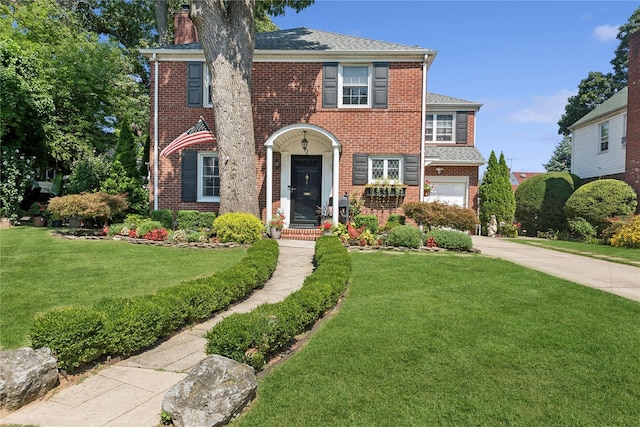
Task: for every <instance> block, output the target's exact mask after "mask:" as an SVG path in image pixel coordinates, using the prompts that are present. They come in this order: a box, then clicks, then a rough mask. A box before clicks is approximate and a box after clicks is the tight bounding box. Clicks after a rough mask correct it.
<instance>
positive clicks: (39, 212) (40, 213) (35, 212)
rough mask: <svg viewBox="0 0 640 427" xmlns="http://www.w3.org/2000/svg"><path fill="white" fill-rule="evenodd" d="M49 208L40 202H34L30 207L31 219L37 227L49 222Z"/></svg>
mask: <svg viewBox="0 0 640 427" xmlns="http://www.w3.org/2000/svg"><path fill="white" fill-rule="evenodd" d="M46 210H47V208H46V207H45V205H44V204H42V203H40V202H33V203H32V204H31V207H30V208H29V215H31V217H32V218H31V221H32V222H33V225H34V226H35V227H44V226H45V225H46V224H47V220H46V219H45V216H44V214H45V212H46Z"/></svg>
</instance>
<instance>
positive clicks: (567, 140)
mask: <svg viewBox="0 0 640 427" xmlns="http://www.w3.org/2000/svg"><path fill="white" fill-rule="evenodd" d="M542 166H544V169H545V170H546V171H547V172H571V137H570V136H565V137H564V138H562V141H560V143H559V144H558V145H557V146H556V148H555V150H553V154H552V155H551V159H549V162H548V163H545V164H544V165H542Z"/></svg>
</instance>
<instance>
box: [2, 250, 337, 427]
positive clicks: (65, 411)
mask: <svg viewBox="0 0 640 427" xmlns="http://www.w3.org/2000/svg"><path fill="white" fill-rule="evenodd" d="M331 240H334V239H331ZM335 240H337V239H335ZM278 244H279V251H280V254H279V257H278V263H277V266H276V268H275V271H274V272H273V275H272V276H271V278H270V279H269V280H268V281H267V282H266V284H265V285H264V287H263V288H262V289H259V290H257V291H255V292H254V293H253V294H251V296H250V297H248V298H247V299H245V300H243V301H241V302H240V303H238V304H236V305H234V306H233V307H231V308H229V309H228V310H226V311H224V312H222V313H219V314H217V315H216V316H215V317H214V318H212V319H211V320H209V321H206V322H204V323H201V324H197V325H196V326H194V327H192V328H190V329H187V330H185V331H183V332H181V333H178V334H176V335H173V336H172V337H170V338H168V339H166V340H164V341H163V342H161V343H160V344H159V345H157V346H155V347H153V348H151V349H149V350H148V351H145V352H143V353H140V354H138V355H135V356H132V357H130V358H128V359H125V360H123V361H120V362H118V363H115V364H113V365H111V366H107V367H105V368H103V369H100V370H99V371H98V372H97V373H96V374H95V375H93V376H91V377H89V378H87V379H86V380H84V381H83V382H81V383H79V384H76V385H73V386H69V387H67V388H63V389H62V390H59V391H58V392H56V393H54V394H53V396H51V397H50V398H48V399H47V400H43V401H38V402H34V403H32V404H30V405H27V406H25V407H23V408H21V409H19V410H17V411H16V412H13V413H11V414H9V415H7V416H5V417H2V419H1V420H0V423H1V424H2V425H3V426H4V425H11V424H18V425H37V426H39V427H55V426H65V427H76V426H77V427H93V426H96V427H98V426H100V427H115V426H119V427H127V426H131V427H145V426H148V427H153V426H157V425H158V424H159V423H160V411H161V405H162V399H163V397H164V394H165V393H166V392H167V390H168V389H169V388H171V386H173V385H174V384H175V383H177V382H179V381H180V380H182V379H183V378H184V377H186V375H187V373H188V372H189V371H190V370H191V368H193V367H194V366H195V365H196V364H197V363H198V362H200V361H201V360H203V359H204V358H205V357H206V354H205V346H206V345H207V340H206V339H205V338H204V337H203V334H204V333H205V332H206V331H209V330H211V329H212V328H214V326H215V325H216V324H217V323H218V322H220V321H221V320H222V319H224V318H226V317H229V316H231V315H232V314H235V313H248V312H250V311H251V310H253V309H255V308H256V307H258V306H261V305H265V304H273V303H277V302H279V301H282V300H284V299H285V298H286V297H287V296H288V295H290V294H292V293H294V292H296V291H297V290H298V289H300V288H301V287H302V285H303V282H304V280H305V278H306V277H307V276H309V275H311V274H312V272H313V269H314V266H313V258H314V246H313V245H314V242H309V241H292V240H280V241H278ZM319 256H321V255H320V254H319Z"/></svg>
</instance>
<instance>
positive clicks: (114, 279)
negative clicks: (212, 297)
mask: <svg viewBox="0 0 640 427" xmlns="http://www.w3.org/2000/svg"><path fill="white" fill-rule="evenodd" d="M50 234H51V231H50V230H47V229H44V228H36V227H14V228H10V229H4V230H0V283H1V285H0V348H2V349H8V348H16V347H21V346H26V345H29V338H28V331H29V328H30V326H31V324H32V321H33V318H34V316H35V315H36V314H39V313H43V312H46V311H47V310H50V309H52V308H55V307H67V306H80V307H90V306H91V305H93V303H95V302H96V301H98V300H99V299H101V298H103V297H128V296H134V295H143V294H150V293H153V292H155V291H156V290H158V289H160V288H162V287H165V286H170V285H174V284H177V283H180V282H182V281H184V280H186V279H190V278H194V277H197V276H202V275H209V274H212V273H214V272H217V271H221V270H224V269H226V268H228V267H230V266H231V265H233V264H235V263H237V262H238V261H239V260H240V259H241V258H242V257H243V256H244V254H245V252H246V251H245V250H244V249H242V248H235V249H220V250H204V249H202V250H194V249H187V248H171V247H158V246H151V245H149V246H148V245H134V244H131V243H127V242H123V241H111V240H84V239H78V240H67V239H61V238H54V237H51V235H50Z"/></svg>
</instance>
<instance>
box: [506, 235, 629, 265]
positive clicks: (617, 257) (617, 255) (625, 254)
mask: <svg viewBox="0 0 640 427" xmlns="http://www.w3.org/2000/svg"><path fill="white" fill-rule="evenodd" d="M511 240H512V241H514V242H518V243H524V244H526V245H533V246H542V247H544V248H547V249H554V250H557V251H563V252H570V253H575V254H579V255H583V256H589V257H593V258H598V259H604V260H607V261H613V262H617V263H620V264H631V265H636V266H640V249H631V248H620V247H616V246H609V245H592V244H588V243H580V242H569V241H566V240H549V239H530V238H526V239H511Z"/></svg>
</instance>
